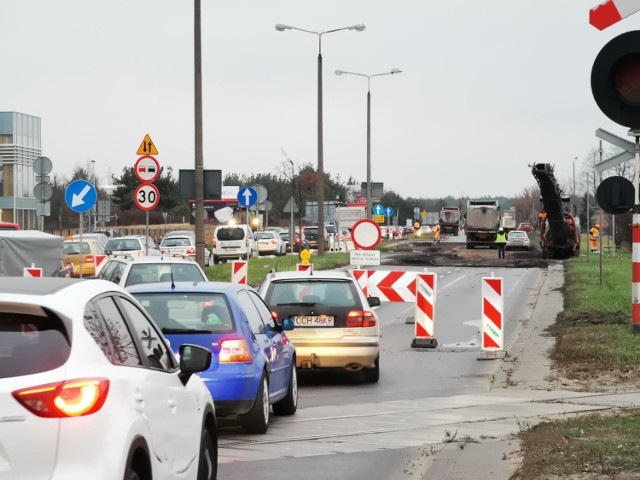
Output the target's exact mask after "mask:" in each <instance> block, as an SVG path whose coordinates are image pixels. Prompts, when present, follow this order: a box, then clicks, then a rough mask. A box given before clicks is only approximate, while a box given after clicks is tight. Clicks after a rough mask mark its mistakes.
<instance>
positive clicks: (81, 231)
mask: <svg viewBox="0 0 640 480" xmlns="http://www.w3.org/2000/svg"><path fill="white" fill-rule="evenodd" d="M79 215H80V278H82V267H83V265H82V264H83V260H84V255H82V233H83V232H84V218H83V215H82V212H80V213H79Z"/></svg>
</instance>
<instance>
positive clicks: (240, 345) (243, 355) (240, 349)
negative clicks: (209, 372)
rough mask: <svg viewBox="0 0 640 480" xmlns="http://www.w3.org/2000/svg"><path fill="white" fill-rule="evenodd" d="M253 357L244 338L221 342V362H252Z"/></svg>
mask: <svg viewBox="0 0 640 480" xmlns="http://www.w3.org/2000/svg"><path fill="white" fill-rule="evenodd" d="M252 361H253V357H252V356H251V352H250V351H249V347H248V346H247V342H245V341H244V339H241V338H238V339H230V340H223V341H222V343H220V363H243V362H252Z"/></svg>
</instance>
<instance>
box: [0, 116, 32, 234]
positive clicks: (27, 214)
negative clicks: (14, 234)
mask: <svg viewBox="0 0 640 480" xmlns="http://www.w3.org/2000/svg"><path fill="white" fill-rule="evenodd" d="M40 156H42V142H41V130H40V118H39V117H34V116H32V115H26V114H24V113H18V112H0V212H1V213H0V221H4V222H15V223H18V224H19V225H20V226H21V227H22V228H23V229H35V228H37V226H38V219H37V213H36V208H37V201H36V198H35V197H34V194H33V189H34V186H35V181H36V177H35V174H34V171H33V162H34V160H35V159H36V158H38V157H40Z"/></svg>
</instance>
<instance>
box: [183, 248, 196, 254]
mask: <svg viewBox="0 0 640 480" xmlns="http://www.w3.org/2000/svg"><path fill="white" fill-rule="evenodd" d="M195 254H196V251H195V250H194V249H192V248H187V251H186V252H185V255H195Z"/></svg>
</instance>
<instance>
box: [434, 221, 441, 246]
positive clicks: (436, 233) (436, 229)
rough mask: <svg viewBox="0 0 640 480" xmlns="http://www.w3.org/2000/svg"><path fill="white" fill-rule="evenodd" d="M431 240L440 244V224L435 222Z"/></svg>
mask: <svg viewBox="0 0 640 480" xmlns="http://www.w3.org/2000/svg"><path fill="white" fill-rule="evenodd" d="M433 239H434V240H435V242H436V243H440V222H436V224H435V226H434V227H433Z"/></svg>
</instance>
